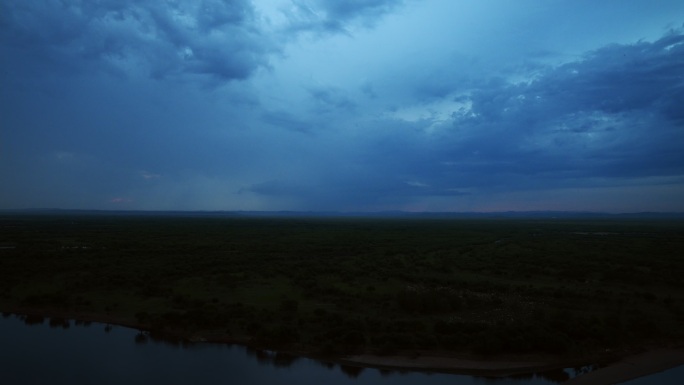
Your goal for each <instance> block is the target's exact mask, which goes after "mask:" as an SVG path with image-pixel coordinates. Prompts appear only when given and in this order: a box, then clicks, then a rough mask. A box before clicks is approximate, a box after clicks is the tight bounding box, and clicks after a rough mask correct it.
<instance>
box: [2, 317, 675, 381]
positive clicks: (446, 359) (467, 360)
mask: <svg viewBox="0 0 684 385" xmlns="http://www.w3.org/2000/svg"><path fill="white" fill-rule="evenodd" d="M9 313H11V314H14V315H36V316H44V317H45V318H51V317H53V318H54V317H57V318H63V319H69V320H80V321H89V322H98V323H103V324H112V325H119V326H122V327H127V328H131V329H139V330H146V328H144V327H142V326H141V325H139V324H138V323H137V322H135V321H133V320H131V319H126V318H120V317H114V316H110V315H106V316H102V315H96V314H83V313H81V314H69V313H66V312H50V315H44V314H41V313H38V312H33V311H9ZM172 337H175V338H180V339H185V340H189V341H201V342H213V343H229V344H240V345H245V346H250V344H249V341H248V340H245V339H234V338H225V337H221V336H216V335H214V336H209V335H207V336H197V335H173V336H172ZM288 353H292V354H295V355H299V356H302V357H309V358H312V359H318V360H323V361H329V362H333V363H337V364H341V365H350V366H359V367H365V368H379V369H395V370H415V371H430V372H442V373H454V374H464V375H477V376H490V377H506V376H513V375H518V374H528V373H530V374H531V373H539V372H544V371H548V370H554V369H563V368H568V367H579V366H584V365H590V364H595V363H598V362H602V363H607V362H613V363H611V364H610V365H608V366H606V367H603V368H601V369H598V370H595V371H592V372H589V373H586V374H582V375H580V376H577V377H575V378H573V379H571V380H569V381H566V382H564V384H570V385H603V384H617V383H620V382H625V381H629V380H632V379H635V378H639V377H643V376H647V375H650V374H654V373H658V372H661V371H664V370H667V369H671V368H674V367H677V366H680V365H684V347H678V348H660V349H654V350H650V351H647V352H645V353H639V354H632V355H627V356H626V357H625V356H624V354H623V355H621V356H619V357H618V356H615V355H612V356H603V357H595V358H583V359H580V358H574V359H573V358H553V359H550V358H549V357H545V356H542V355H529V356H507V357H496V358H481V357H478V356H474V355H467V354H453V353H451V352H432V351H428V352H420V354H419V355H415V356H413V357H410V356H408V355H406V356H403V355H395V356H377V355H372V354H360V355H352V356H345V357H338V358H330V357H328V358H323V357H318V356H315V355H311V354H307V352H305V351H296V352H292V351H289V352H288Z"/></svg>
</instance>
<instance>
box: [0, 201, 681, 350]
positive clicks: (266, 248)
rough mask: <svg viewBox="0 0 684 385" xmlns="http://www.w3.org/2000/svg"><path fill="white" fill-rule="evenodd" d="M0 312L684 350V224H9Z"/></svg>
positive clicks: (264, 339) (314, 343) (7, 218)
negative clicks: (682, 348) (681, 347)
mask: <svg viewBox="0 0 684 385" xmlns="http://www.w3.org/2000/svg"><path fill="white" fill-rule="evenodd" d="M0 311H4V312H19V313H25V314H32V315H34V316H33V317H28V318H27V322H30V321H31V319H35V320H37V321H38V320H39V321H41V322H42V318H41V317H40V316H41V315H51V316H55V315H58V316H62V317H68V318H88V319H93V320H100V321H113V322H118V323H122V324H128V325H134V326H137V327H140V328H142V329H146V330H150V331H152V332H153V333H161V334H166V335H172V336H180V337H186V338H193V339H208V340H216V341H230V342H241V343H247V344H251V345H253V346H261V347H268V348H275V349H287V350H290V351H299V352H304V353H307V354H313V355H332V356H342V355H357V356H358V357H362V354H371V355H374V356H378V355H379V356H382V355H397V354H398V355H404V356H406V355H408V356H414V357H415V356H418V355H430V356H440V355H444V356H459V355H460V356H461V357H470V358H472V357H480V358H481V357H485V358H486V357H508V358H511V357H529V356H536V357H540V355H544V356H547V357H548V356H552V357H556V358H558V359H565V360H569V361H567V362H581V360H582V359H585V360H588V359H589V357H592V358H591V359H593V358H594V357H606V356H610V355H614V356H616V357H617V356H620V355H621V354H626V353H627V352H635V351H640V350H648V349H654V348H665V347H678V346H682V344H684V329H683V328H682V327H681V325H684V222H683V221H681V220H666V219H659V220H658V219H651V220H643V219H642V220H628V219H622V220H611V219H581V218H576V219H544V218H535V219H522V218H518V219H492V218H489V219H444V218H443V219H428V218H421V219H416V218H401V219H396V218H395V219H381V218H375V219H368V218H366V219H361V218H241V217H225V216H223V217H222V216H194V217H193V216H183V215H177V216H154V215H147V216H142V215H128V216H122V215H105V214H99V215H85V214H83V215H77V214H73V213H72V214H69V215H57V214H53V215H38V214H34V215H27V214H23V215H20V214H8V213H5V214H0Z"/></svg>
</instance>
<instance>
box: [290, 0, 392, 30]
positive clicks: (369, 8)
mask: <svg viewBox="0 0 684 385" xmlns="http://www.w3.org/2000/svg"><path fill="white" fill-rule="evenodd" d="M403 2H404V1H403V0H349V1H337V0H300V1H295V2H294V5H295V7H294V12H291V13H290V14H289V18H290V20H291V25H290V28H291V29H292V30H293V31H312V32H315V33H340V32H341V33H348V29H349V27H350V26H351V25H361V26H364V27H372V26H373V25H374V24H375V22H376V21H377V20H378V19H379V18H380V17H381V16H383V15H385V14H387V13H389V12H390V11H392V10H394V9H395V8H396V7H397V6H399V5H401V4H403Z"/></svg>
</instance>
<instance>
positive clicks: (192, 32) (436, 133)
mask: <svg viewBox="0 0 684 385" xmlns="http://www.w3.org/2000/svg"><path fill="white" fill-rule="evenodd" d="M666 3H667V4H666V5H664V6H663V8H662V9H661V10H654V9H652V7H650V8H649V7H648V6H647V2H640V1H633V2H629V4H626V5H625V6H626V7H627V8H629V9H643V12H642V14H641V15H636V16H629V15H624V17H623V18H620V20H617V19H615V20H614V21H611V22H606V23H602V24H599V23H596V24H586V23H590V22H591V20H592V18H594V17H597V18H600V17H601V16H602V15H603V16H606V15H609V14H610V13H611V12H616V9H614V8H615V7H612V6H608V5H601V6H599V7H595V6H593V5H591V4H589V3H586V4H585V3H584V2H578V3H577V4H576V5H575V8H573V12H572V13H570V12H567V11H568V10H564V9H556V8H553V7H550V6H546V5H539V6H538V7H537V8H529V9H526V10H521V9H519V8H516V7H509V6H508V5H506V4H505V3H498V2H493V3H491V4H490V3H487V4H484V3H481V2H474V1H465V2H462V3H459V5H456V4H455V3H454V2H449V1H441V0H431V1H426V2H413V1H397V0H385V1H383V0H365V1H363V0H359V1H348V2H339V1H328V0H297V1H295V0H292V1H290V0H280V1H254V2H250V1H247V0H240V1H219V0H205V1H168V2H159V1H99V2H85V1H84V2H78V1H74V2H58V1H49V0H35V1H26V2H4V3H2V5H0V57H2V60H0V82H1V84H3V85H4V86H3V87H2V88H1V89H0V140H1V141H0V157H1V160H2V162H0V178H2V180H5V181H11V183H6V184H4V185H3V187H2V188H0V208H19V207H64V208H105V209H114V208H127V209H203V210H221V209H228V210H241V209H244V210H255V209H256V210H259V209H263V210H341V211H356V210H397V209H399V210H435V211H442V210H456V211H471V210H595V211H645V210H657V211H662V210H670V211H684V202H683V201H682V200H681V198H679V197H681V196H682V193H684V151H682V143H684V108H682V107H681V106H684V28H683V27H682V21H683V20H681V19H679V20H678V19H676V17H675V16H673V15H677V14H683V13H677V12H678V11H682V12H684V9H683V8H684V6H682V5H679V4H678V2H666ZM640 7H641V8H640ZM509 8H510V9H509ZM562 15H566V17H568V18H569V19H568V20H562V21H559V20H561V19H559V17H560V16H562ZM611 20H613V19H611ZM638 20H641V21H642V22H641V24H638V23H637V21H638ZM582 23H585V24H582ZM637 24H638V25H640V26H641V27H640V29H639V30H638V31H636V32H635V29H634V28H632V29H629V30H628V29H626V28H625V26H633V25H637ZM646 26H649V28H650V29H649V28H646ZM539 28H544V30H545V33H544V34H543V36H542V35H540V34H539V32H538V31H539ZM627 30H628V32H625V31H627ZM492 31H493V32H492ZM592 31H594V32H595V33H593V34H592V33H591V32H592ZM513 44H515V45H513ZM569 47H572V48H569ZM568 49H571V50H570V51H568Z"/></svg>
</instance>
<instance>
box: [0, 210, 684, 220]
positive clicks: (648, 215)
mask: <svg viewBox="0 0 684 385" xmlns="http://www.w3.org/2000/svg"><path fill="white" fill-rule="evenodd" d="M0 214H27V215H51V214H53V215H72V214H73V215H116V216H119V215H137V216H181V217H222V216H225V217H282V218H285V217H310V218H326V217H330V218H334V217H341V218H344V217H346V218H353V217H359V218H426V219H429V218H433V219H440V218H444V219H448V218H454V219H458V218H462V219H477V218H483V219H484V218H492V219H494V218H520V219H524V218H532V219H534V218H549V219H553V218H558V219H572V218H576V219H582V218H587V219H597V218H606V219H684V212H634V213H603V212H591V211H496V212H476V211H471V212H429V211H426V212H412V211H400V210H397V211H372V212H361V211H349V212H348V211H287V210H284V211H240V210H237V211H221V210H215V211H204V210H188V211H184V210H81V209H58V208H31V209H0Z"/></svg>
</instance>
